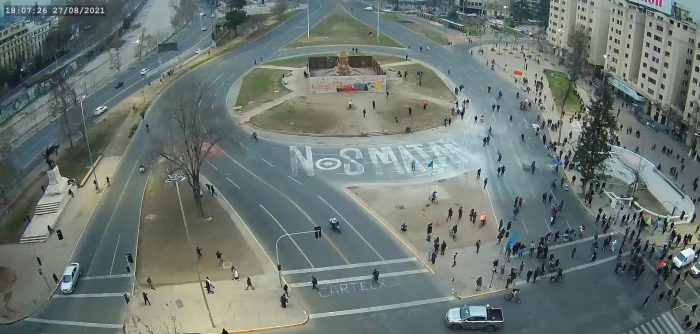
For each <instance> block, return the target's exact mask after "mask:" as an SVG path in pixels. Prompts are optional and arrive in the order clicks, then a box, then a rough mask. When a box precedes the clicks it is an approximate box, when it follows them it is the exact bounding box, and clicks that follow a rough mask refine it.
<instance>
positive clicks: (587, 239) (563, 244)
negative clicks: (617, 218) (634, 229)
mask: <svg viewBox="0 0 700 334" xmlns="http://www.w3.org/2000/svg"><path fill="white" fill-rule="evenodd" d="M576 233H578V232H576ZM610 234H617V232H612V233H610ZM606 236H607V235H606V234H598V238H603V237H606ZM593 239H595V236H590V237H586V238H583V239H576V240H574V241H569V242H564V243H561V244H557V245H554V246H550V247H549V249H550V250H553V249H557V248H563V247H568V246H572V245H576V244H580V243H584V242H586V241H591V240H593Z"/></svg>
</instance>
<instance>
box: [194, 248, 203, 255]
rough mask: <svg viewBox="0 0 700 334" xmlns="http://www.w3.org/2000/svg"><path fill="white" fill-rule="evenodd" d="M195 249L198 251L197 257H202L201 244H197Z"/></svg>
mask: <svg viewBox="0 0 700 334" xmlns="http://www.w3.org/2000/svg"><path fill="white" fill-rule="evenodd" d="M194 250H195V251H197V258H201V257H202V249H201V248H200V247H199V246H197V248H195V249H194Z"/></svg>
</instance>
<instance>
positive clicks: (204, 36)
mask: <svg viewBox="0 0 700 334" xmlns="http://www.w3.org/2000/svg"><path fill="white" fill-rule="evenodd" d="M211 20H212V19H211V18H208V17H207V18H205V21H204V22H205V24H207V26H211ZM207 22H209V23H207ZM172 40H174V41H177V43H178V48H179V51H168V52H162V53H161V54H160V63H161V64H164V63H166V62H168V61H169V60H172V59H175V58H178V56H180V57H189V56H191V54H186V53H185V52H186V51H188V50H189V51H193V50H195V49H196V48H197V47H201V48H205V47H207V46H209V45H210V44H211V32H210V31H209V30H208V29H207V31H201V30H200V26H199V19H197V18H195V19H193V21H191V23H190V24H188V25H187V26H186V27H185V28H184V29H183V30H182V31H180V32H179V33H178V34H177V35H176V36H173V38H172ZM183 59H184V58H183ZM142 68H148V69H151V71H150V72H149V73H148V75H146V76H142V75H140V73H139V72H140V71H141V69H142ZM166 70H167V68H166V67H165V66H160V67H159V59H158V55H157V54H150V55H149V57H148V58H145V59H144V60H142V61H141V63H138V64H134V65H132V66H131V67H130V68H128V69H125V70H124V71H123V72H122V73H121V74H120V75H119V76H118V79H117V80H115V81H114V83H116V82H120V81H122V82H124V86H123V87H122V88H119V89H115V88H114V83H110V84H108V85H106V86H105V87H103V88H102V89H100V90H98V91H96V92H93V93H92V95H90V96H89V97H88V98H86V99H85V101H84V102H83V107H84V109H85V117H88V118H93V117H94V116H93V111H94V110H95V108H97V107H99V106H103V105H104V106H107V107H113V106H114V105H116V104H117V103H118V102H120V101H121V100H122V99H124V98H125V97H127V96H130V95H132V94H133V93H135V92H138V91H139V90H140V89H141V88H142V87H144V86H146V85H147V84H148V82H149V81H154V80H158V77H159V76H160V74H161V73H163V72H165V71H166ZM108 112H109V111H108ZM62 122H63V120H62V119H61V118H60V117H59V118H57V119H55V120H53V121H51V122H50V123H48V124H47V125H46V126H45V127H44V128H42V129H41V130H39V131H37V132H36V133H35V134H33V135H32V136H30V137H29V138H27V139H26V140H25V141H23V142H22V143H21V144H20V145H18V146H17V147H15V149H14V150H13V151H12V154H11V159H12V162H13V164H14V165H15V166H16V167H17V168H19V170H20V177H23V176H25V175H27V174H28V173H30V172H31V171H32V170H33V169H34V168H35V167H36V166H37V165H38V164H40V163H41V161H42V159H41V155H40V154H41V152H43V150H44V149H45V148H46V147H48V146H50V145H52V144H56V143H58V144H62V143H64V142H65V141H66V140H67V139H66V136H65V133H64V132H65V131H64V130H63V123H62Z"/></svg>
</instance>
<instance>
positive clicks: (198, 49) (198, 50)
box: [194, 48, 202, 55]
mask: <svg viewBox="0 0 700 334" xmlns="http://www.w3.org/2000/svg"><path fill="white" fill-rule="evenodd" d="M201 52H202V48H197V50H194V54H196V55H198V54H200V53H201Z"/></svg>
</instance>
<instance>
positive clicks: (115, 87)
mask: <svg viewBox="0 0 700 334" xmlns="http://www.w3.org/2000/svg"><path fill="white" fill-rule="evenodd" d="M122 86H124V81H119V82H117V83H116V84H115V85H114V89H118V88H122Z"/></svg>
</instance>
